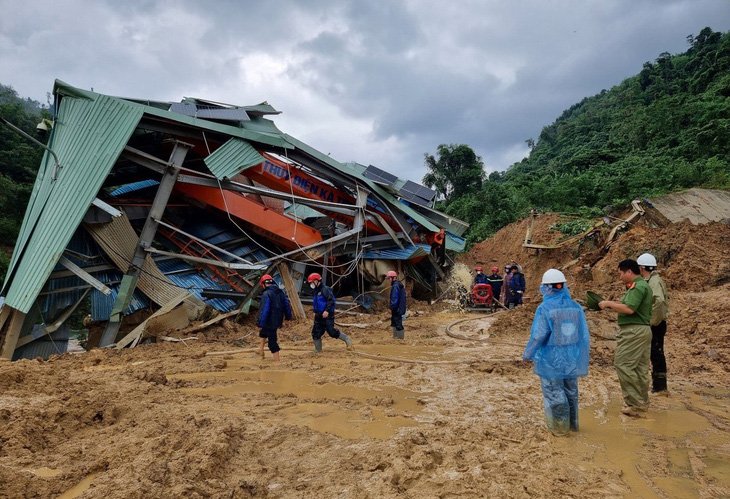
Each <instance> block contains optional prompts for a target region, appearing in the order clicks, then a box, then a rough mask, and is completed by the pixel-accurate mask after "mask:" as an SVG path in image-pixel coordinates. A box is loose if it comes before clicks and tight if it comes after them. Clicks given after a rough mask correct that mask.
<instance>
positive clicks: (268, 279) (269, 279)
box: [259, 274, 274, 288]
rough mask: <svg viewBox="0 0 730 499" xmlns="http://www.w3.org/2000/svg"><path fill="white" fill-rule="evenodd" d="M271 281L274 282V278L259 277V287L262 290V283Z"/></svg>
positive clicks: (266, 275)
mask: <svg viewBox="0 0 730 499" xmlns="http://www.w3.org/2000/svg"><path fill="white" fill-rule="evenodd" d="M273 280H274V278H273V277H271V276H270V275H269V274H264V275H262V276H261V279H259V286H261V287H262V288H263V287H264V283H265V282H266V281H273Z"/></svg>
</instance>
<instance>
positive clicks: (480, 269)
mask: <svg viewBox="0 0 730 499" xmlns="http://www.w3.org/2000/svg"><path fill="white" fill-rule="evenodd" d="M474 270H476V271H477V272H481V271H482V268H481V267H477V268H475V269H474Z"/></svg>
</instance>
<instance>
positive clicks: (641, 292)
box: [598, 260, 653, 417]
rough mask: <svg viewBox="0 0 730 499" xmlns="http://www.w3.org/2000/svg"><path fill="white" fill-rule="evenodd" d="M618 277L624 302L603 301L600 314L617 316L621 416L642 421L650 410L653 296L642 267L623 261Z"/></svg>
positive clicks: (616, 357)
mask: <svg viewBox="0 0 730 499" xmlns="http://www.w3.org/2000/svg"><path fill="white" fill-rule="evenodd" d="M618 275H619V278H620V279H621V281H622V282H623V283H624V284H625V285H626V293H625V294H624V297H623V299H622V300H621V301H620V302H617V301H608V300H604V301H601V302H599V303H598V306H599V307H600V308H601V310H606V309H611V310H615V311H616V312H618V325H619V332H618V336H617V338H616V352H615V354H614V361H613V365H614V367H616V372H617V373H618V380H619V383H620V384H621V392H622V394H623V398H624V403H625V404H626V406H625V407H624V408H623V409H622V410H621V412H622V413H624V414H626V415H627V416H631V417H641V415H642V413H643V412H646V410H647V409H648V407H649V353H650V350H651V329H650V328H649V321H650V320H651V310H652V299H653V293H652V291H651V288H650V287H649V285H648V284H647V283H646V281H645V280H644V279H642V277H641V272H640V270H639V264H638V263H636V261H635V260H623V261H621V262H620V263H619V264H618Z"/></svg>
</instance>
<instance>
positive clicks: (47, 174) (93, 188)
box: [3, 94, 142, 313]
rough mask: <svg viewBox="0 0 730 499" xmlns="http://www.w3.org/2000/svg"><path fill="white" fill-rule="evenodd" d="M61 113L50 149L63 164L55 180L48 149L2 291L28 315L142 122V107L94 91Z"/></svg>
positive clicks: (71, 102)
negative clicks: (132, 105) (90, 97)
mask: <svg viewBox="0 0 730 499" xmlns="http://www.w3.org/2000/svg"><path fill="white" fill-rule="evenodd" d="M59 114H60V115H62V116H64V119H63V120H59V121H57V123H56V125H55V126H54V129H53V137H52V141H51V143H49V147H51V148H52V149H53V150H54V151H55V153H56V154H57V155H58V158H59V161H60V162H61V166H62V168H59V169H58V170H57V171H56V179H55V180H53V178H52V177H53V173H52V171H53V169H54V164H53V163H54V161H53V157H52V156H51V155H50V154H49V153H48V152H47V151H46V153H45V155H44V156H43V161H42V163H41V168H40V170H39V173H38V178H37V180H36V183H35V185H34V186H33V192H32V194H31V198H30V201H29V203H28V208H27V210H26V213H25V217H24V219H23V225H22V228H21V232H20V234H19V236H18V240H17V243H16V246H15V247H16V249H15V251H14V252H13V258H12V261H11V263H10V267H9V269H8V274H7V278H6V279H5V286H4V289H3V292H6V294H5V299H6V302H7V304H8V305H10V306H11V307H13V308H15V309H17V310H19V311H21V312H23V313H27V312H28V311H29V310H30V308H31V307H32V306H33V302H34V301H35V299H36V297H37V296H38V293H39V292H40V290H41V289H42V288H43V284H44V283H45V282H46V280H47V279H48V276H49V275H50V274H51V271H52V270H53V267H54V266H55V265H56V263H57V262H58V259H59V258H60V256H61V254H62V253H63V250H64V248H66V246H67V245H68V243H69V241H70V239H71V236H72V235H73V234H74V232H75V231H76V228H77V227H78V226H79V224H80V223H81V220H82V219H83V217H84V214H85V213H86V211H87V210H88V209H89V206H90V205H91V202H92V201H93V200H94V198H95V197H96V195H97V193H98V192H99V189H100V188H101V186H102V183H103V182H104V179H105V178H106V176H107V175H108V174H109V171H110V170H111V169H112V167H113V166H114V163H115V162H116V160H117V158H118V157H119V155H120V154H121V152H122V150H123V149H124V146H125V145H126V143H127V141H128V140H129V137H130V136H131V135H132V132H134V129H135V128H136V126H137V124H138V123H139V120H140V119H141V117H142V108H141V107H139V106H136V107H131V106H129V105H127V104H125V103H123V102H121V101H119V100H118V99H113V98H111V97H106V96H104V95H98V94H94V98H93V99H63V100H62V101H61V102H60V110H59ZM3 294H4V293H3Z"/></svg>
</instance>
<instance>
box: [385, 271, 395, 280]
mask: <svg viewBox="0 0 730 499" xmlns="http://www.w3.org/2000/svg"><path fill="white" fill-rule="evenodd" d="M385 277H386V278H388V277H398V273H397V272H396V271H395V270H389V271H388V273H387V274H385Z"/></svg>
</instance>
